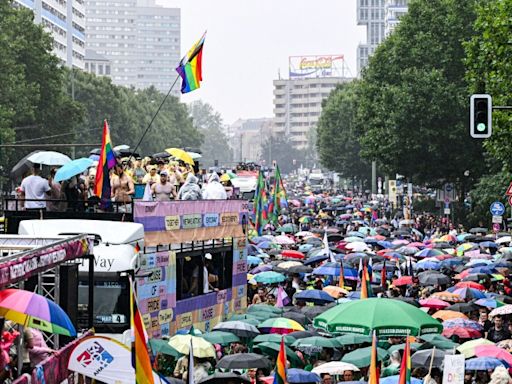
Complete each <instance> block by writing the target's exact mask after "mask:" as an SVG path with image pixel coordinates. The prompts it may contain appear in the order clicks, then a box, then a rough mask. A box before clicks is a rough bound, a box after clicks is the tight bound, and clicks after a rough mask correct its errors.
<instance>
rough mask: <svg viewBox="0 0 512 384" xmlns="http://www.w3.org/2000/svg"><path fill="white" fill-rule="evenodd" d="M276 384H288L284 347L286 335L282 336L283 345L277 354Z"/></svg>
mask: <svg viewBox="0 0 512 384" xmlns="http://www.w3.org/2000/svg"><path fill="white" fill-rule="evenodd" d="M274 384H288V381H287V380H286V349H285V348H284V337H283V338H281V347H280V348H279V353H278V354H277V361H276V369H275V372H274Z"/></svg>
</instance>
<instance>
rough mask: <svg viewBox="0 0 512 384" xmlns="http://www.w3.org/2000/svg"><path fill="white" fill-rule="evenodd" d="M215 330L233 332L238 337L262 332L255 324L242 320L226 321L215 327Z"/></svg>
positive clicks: (251, 335)
mask: <svg viewBox="0 0 512 384" xmlns="http://www.w3.org/2000/svg"><path fill="white" fill-rule="evenodd" d="M213 330H214V331H225V332H231V333H233V334H235V335H237V336H238V337H254V336H256V335H259V333H260V331H258V329H257V328H256V327H255V326H253V325H251V324H247V323H244V322H242V321H224V322H222V323H219V324H217V325H216V326H215V327H213Z"/></svg>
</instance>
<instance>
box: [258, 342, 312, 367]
mask: <svg viewBox="0 0 512 384" xmlns="http://www.w3.org/2000/svg"><path fill="white" fill-rule="evenodd" d="M280 348H281V345H280V344H279V343H273V342H270V341H266V342H264V343H259V344H256V345H255V346H254V349H259V350H260V351H261V353H262V354H264V355H267V356H274V357H275V356H277V354H278V353H279V349H280ZM284 348H285V349H286V358H287V359H288V360H289V361H290V364H291V365H292V368H296V367H302V366H303V363H302V360H301V359H300V358H299V356H297V354H296V353H295V352H293V350H292V349H290V347H288V346H286V345H285V346H284Z"/></svg>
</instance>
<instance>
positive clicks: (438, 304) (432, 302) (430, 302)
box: [420, 298, 451, 309]
mask: <svg viewBox="0 0 512 384" xmlns="http://www.w3.org/2000/svg"><path fill="white" fill-rule="evenodd" d="M420 305H421V306H422V307H427V308H434V309H444V308H446V307H449V306H450V305H451V304H450V303H447V302H446V301H443V300H440V299H433V298H428V299H425V300H420Z"/></svg>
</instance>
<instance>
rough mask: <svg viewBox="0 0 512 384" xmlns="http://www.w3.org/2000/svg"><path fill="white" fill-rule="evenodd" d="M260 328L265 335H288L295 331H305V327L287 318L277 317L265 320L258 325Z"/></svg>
mask: <svg viewBox="0 0 512 384" xmlns="http://www.w3.org/2000/svg"><path fill="white" fill-rule="evenodd" d="M258 328H259V329H260V330H261V331H262V332H264V333H277V334H280V335H283V334H288V333H291V332H294V331H304V327H303V326H302V325H300V324H299V323H297V322H296V321H295V320H292V319H288V318H286V317H277V318H274V319H268V320H265V321H264V322H263V323H261V324H260V325H258Z"/></svg>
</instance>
